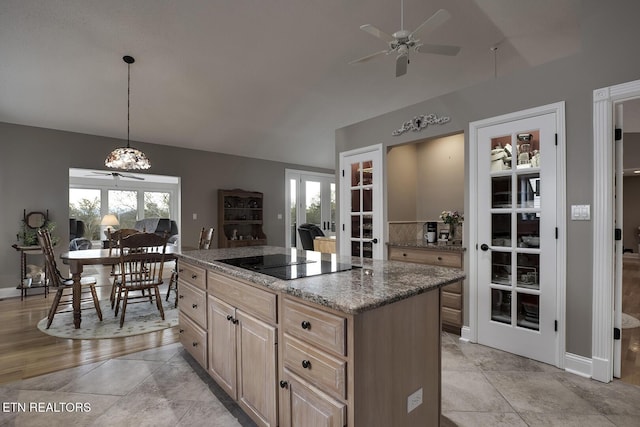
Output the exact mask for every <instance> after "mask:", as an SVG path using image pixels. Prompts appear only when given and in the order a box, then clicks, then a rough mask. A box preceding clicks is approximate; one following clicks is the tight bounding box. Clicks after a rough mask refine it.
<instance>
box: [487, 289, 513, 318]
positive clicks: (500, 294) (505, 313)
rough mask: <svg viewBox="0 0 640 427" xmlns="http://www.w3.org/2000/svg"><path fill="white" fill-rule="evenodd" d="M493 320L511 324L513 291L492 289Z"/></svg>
mask: <svg viewBox="0 0 640 427" xmlns="http://www.w3.org/2000/svg"><path fill="white" fill-rule="evenodd" d="M491 320H494V321H496V322H500V323H508V324H510V323H511V291H506V290H502V289H491Z"/></svg>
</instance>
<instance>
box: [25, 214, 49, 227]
mask: <svg viewBox="0 0 640 427" xmlns="http://www.w3.org/2000/svg"><path fill="white" fill-rule="evenodd" d="M25 222H26V223H27V226H28V227H29V228H42V227H44V226H45V224H46V223H47V216H46V215H45V214H43V213H42V212H29V213H28V214H27V216H26V219H25Z"/></svg>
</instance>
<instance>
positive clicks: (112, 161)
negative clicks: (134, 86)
mask: <svg viewBox="0 0 640 427" xmlns="http://www.w3.org/2000/svg"><path fill="white" fill-rule="evenodd" d="M122 60H123V61H124V62H126V63H127V146H126V147H121V148H116V149H115V150H113V151H112V152H111V153H110V154H109V155H108V156H107V159H106V160H105V161H104V164H105V166H106V167H108V168H114V169H124V170H136V169H149V168H150V167H151V163H150V162H149V159H148V158H147V156H146V155H145V154H144V153H143V152H142V151H140V150H138V149H137V148H132V147H131V145H130V144H129V109H130V108H129V107H130V99H131V64H133V63H134V62H135V59H133V57H132V56H129V55H126V56H123V57H122Z"/></svg>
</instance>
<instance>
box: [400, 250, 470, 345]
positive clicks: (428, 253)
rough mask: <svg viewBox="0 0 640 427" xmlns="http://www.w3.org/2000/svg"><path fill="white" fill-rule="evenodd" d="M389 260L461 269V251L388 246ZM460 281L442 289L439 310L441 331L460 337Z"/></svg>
mask: <svg viewBox="0 0 640 427" xmlns="http://www.w3.org/2000/svg"><path fill="white" fill-rule="evenodd" d="M389 259H390V260H394V261H406V262H415V263H419V264H429V265H439V266H442V267H451V268H460V269H462V268H463V251H462V250H459V251H458V250H455V251H454V250H446V249H437V248H426V247H406V246H393V245H391V244H390V245H389ZM462 289H463V287H462V281H460V282H456V283H453V284H451V285H448V286H444V287H443V288H442V291H441V292H442V295H441V310H442V329H444V330H446V331H448V332H453V333H456V334H458V335H460V330H461V329H462V323H463V319H462V313H463V292H462Z"/></svg>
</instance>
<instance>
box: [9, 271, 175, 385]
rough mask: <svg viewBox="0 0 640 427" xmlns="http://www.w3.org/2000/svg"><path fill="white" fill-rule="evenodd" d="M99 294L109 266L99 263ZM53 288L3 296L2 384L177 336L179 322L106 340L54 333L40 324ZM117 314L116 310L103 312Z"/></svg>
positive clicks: (105, 289)
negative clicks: (69, 336)
mask: <svg viewBox="0 0 640 427" xmlns="http://www.w3.org/2000/svg"><path fill="white" fill-rule="evenodd" d="M95 270H96V271H97V273H98V274H93V273H94V272H93V271H92V272H91V273H90V274H91V275H92V276H95V277H96V278H97V280H98V285H99V286H98V293H99V297H100V299H105V298H109V291H110V290H111V284H110V281H109V274H108V273H109V271H110V267H97V268H95ZM52 300H53V295H52V294H50V295H49V296H48V297H47V298H45V297H44V296H43V295H42V294H36V295H30V296H29V297H27V298H25V299H24V300H23V301H20V297H17V298H7V299H3V300H0V325H2V326H1V327H0V384H4V383H7V382H10V381H15V380H20V379H26V378H31V377H34V376H38V375H42V374H46V373H50V372H54V371H58V370H61V369H65V368H70V367H74V366H79V365H83V364H87V363H93V362H97V361H102V360H107V359H110V358H112V357H117V356H122V355H125V354H130V353H134V352H137V351H141V350H147V349H150V348H153V347H159V346H162V345H166V344H172V343H175V342H178V341H179V339H178V328H177V327H175V328H171V329H165V330H163V331H159V332H154V333H149V334H143V335H135V336H132V337H124V338H112V339H106V340H71V339H61V338H55V337H52V336H50V335H47V334H45V333H43V332H40V330H38V328H37V327H36V325H37V323H38V322H39V321H40V319H43V318H44V317H46V315H47V311H48V310H49V307H50V305H51V302H52ZM104 315H106V316H109V315H111V316H113V313H112V312H106V313H104Z"/></svg>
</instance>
